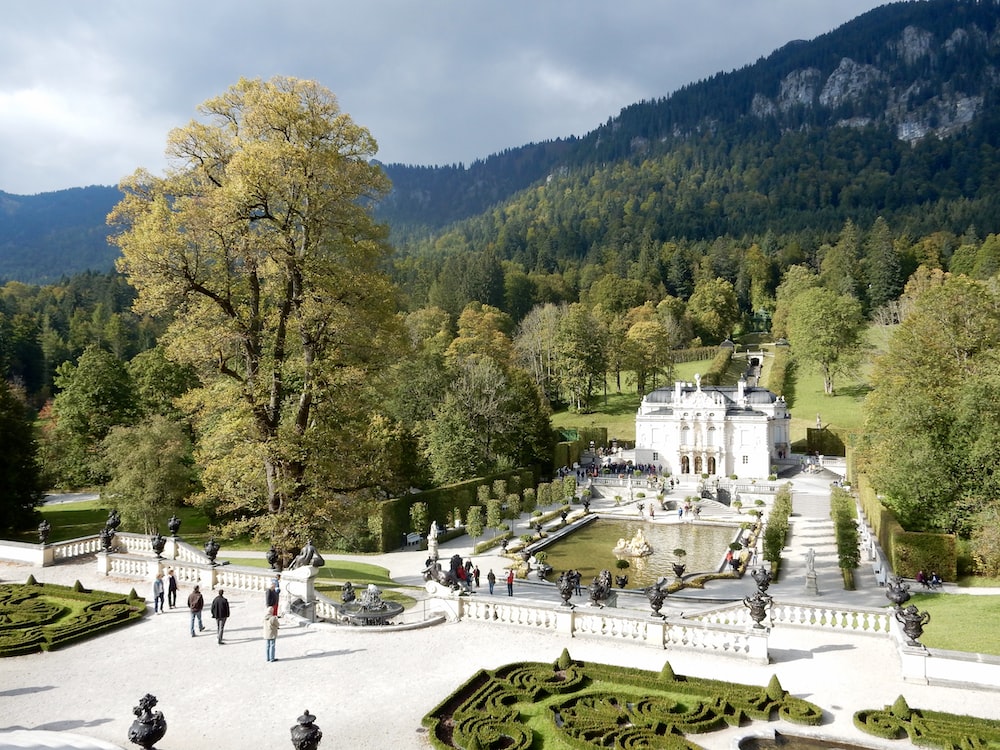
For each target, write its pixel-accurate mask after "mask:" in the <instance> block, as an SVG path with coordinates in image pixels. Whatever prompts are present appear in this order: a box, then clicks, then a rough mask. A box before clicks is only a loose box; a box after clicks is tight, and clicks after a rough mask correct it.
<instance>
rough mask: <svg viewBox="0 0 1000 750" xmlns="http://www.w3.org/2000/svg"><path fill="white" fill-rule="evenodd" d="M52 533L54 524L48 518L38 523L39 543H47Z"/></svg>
mask: <svg viewBox="0 0 1000 750" xmlns="http://www.w3.org/2000/svg"><path fill="white" fill-rule="evenodd" d="M50 533H52V524H50V523H49V522H48V521H47V520H45V519H42V522H41V523H40V524H38V543H39V544H45V543H46V542H47V541H49V534H50Z"/></svg>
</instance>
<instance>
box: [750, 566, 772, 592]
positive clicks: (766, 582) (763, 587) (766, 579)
mask: <svg viewBox="0 0 1000 750" xmlns="http://www.w3.org/2000/svg"><path fill="white" fill-rule="evenodd" d="M750 577H751V578H753V580H754V581H755V582H756V584H757V590H758V591H760V592H761V593H763V592H765V591H767V587H768V586H770V585H771V571H769V570H767V569H766V568H763V567H761V568H754V569H753V570H752V571H751V572H750Z"/></svg>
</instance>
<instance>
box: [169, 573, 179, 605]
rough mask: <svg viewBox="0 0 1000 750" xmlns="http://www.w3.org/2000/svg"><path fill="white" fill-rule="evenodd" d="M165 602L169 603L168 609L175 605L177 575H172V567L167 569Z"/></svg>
mask: <svg viewBox="0 0 1000 750" xmlns="http://www.w3.org/2000/svg"><path fill="white" fill-rule="evenodd" d="M167 604H169V605H170V609H173V608H174V607H176V606H177V576H175V575H174V569H173V568H168V569H167Z"/></svg>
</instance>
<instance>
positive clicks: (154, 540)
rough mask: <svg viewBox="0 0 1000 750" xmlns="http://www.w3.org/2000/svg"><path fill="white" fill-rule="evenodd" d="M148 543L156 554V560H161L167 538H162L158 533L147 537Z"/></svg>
mask: <svg viewBox="0 0 1000 750" xmlns="http://www.w3.org/2000/svg"><path fill="white" fill-rule="evenodd" d="M149 543H150V544H151V545H152V547H153V552H155V553H156V559H157V560H162V559H163V548H164V547H166V546H167V538H166V537H165V536H163V534H161V533H160V532H159V531H157V532H156V533H155V534H153V535H152V536H151V537H149Z"/></svg>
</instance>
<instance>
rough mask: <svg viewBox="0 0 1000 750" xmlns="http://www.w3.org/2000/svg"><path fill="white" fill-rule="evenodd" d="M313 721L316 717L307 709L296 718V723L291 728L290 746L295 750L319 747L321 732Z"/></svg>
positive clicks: (312, 749)
mask: <svg viewBox="0 0 1000 750" xmlns="http://www.w3.org/2000/svg"><path fill="white" fill-rule="evenodd" d="M315 721H316V717H315V716H313V715H312V714H311V713H309V709H306V710H305V712H304V713H303V714H302V715H301V716H300V717H299V718H298V723H297V724H296V725H295V726H294V727H292V729H291V732H292V747H294V748H295V750H316V748H318V747H319V741H320V740H321V739H323V732H322V731H321V730H320V728H319V727H318V726H316V724H315V723H314V722H315Z"/></svg>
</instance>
